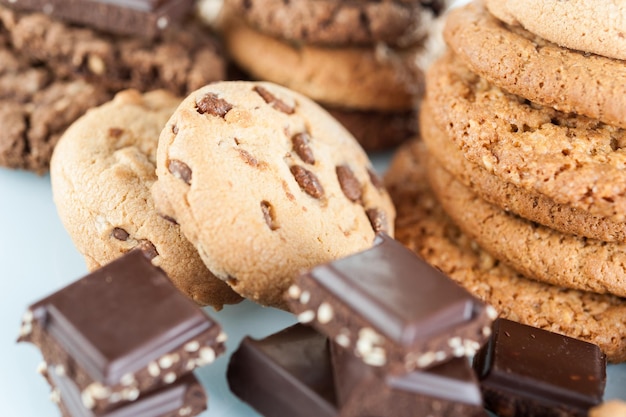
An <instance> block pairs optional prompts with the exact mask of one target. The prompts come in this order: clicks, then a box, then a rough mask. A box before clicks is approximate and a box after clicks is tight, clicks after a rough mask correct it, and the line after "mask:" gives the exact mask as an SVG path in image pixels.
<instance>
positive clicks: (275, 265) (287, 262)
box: [153, 81, 395, 308]
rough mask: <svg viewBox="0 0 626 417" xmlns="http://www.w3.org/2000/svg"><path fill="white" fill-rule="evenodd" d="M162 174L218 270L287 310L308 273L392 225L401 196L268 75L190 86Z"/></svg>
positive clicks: (249, 293)
mask: <svg viewBox="0 0 626 417" xmlns="http://www.w3.org/2000/svg"><path fill="white" fill-rule="evenodd" d="M157 175H158V178H159V179H158V181H157V183H156V186H155V187H154V188H153V195H154V197H155V201H156V203H157V207H159V208H160V209H161V210H162V211H163V212H164V213H165V214H167V215H168V216H169V217H171V218H173V219H175V220H176V221H177V222H178V223H179V224H180V225H181V228H182V231H183V233H184V234H185V236H186V237H187V238H188V239H189V240H190V241H191V242H192V243H193V244H194V245H195V247H196V248H197V249H198V252H199V253H200V256H201V257H202V259H203V260H204V262H205V264H206V265H207V266H208V268H209V269H210V270H211V271H212V272H213V273H214V274H215V275H217V276H219V277H220V278H222V279H224V280H226V282H227V283H229V284H230V285H231V287H232V288H233V289H234V290H235V291H236V292H238V293H239V294H241V295H242V296H244V297H246V298H250V299H252V300H253V301H256V302H258V303H260V304H263V305H270V306H277V307H281V308H285V302H284V300H283V297H282V296H283V293H284V291H285V290H286V289H287V288H288V287H289V286H290V285H291V283H292V282H293V279H294V278H295V276H297V274H298V273H299V272H300V271H302V270H303V269H305V268H310V267H312V266H314V265H317V264H320V263H324V262H327V261H329V260H332V259H336V258H340V257H344V256H347V255H349V254H352V253H355V252H357V251H360V250H363V249H365V248H368V247H370V246H371V245H372V243H373V240H374V236H375V233H376V232H377V231H380V230H385V231H387V232H388V233H390V234H392V233H393V221H394V218H395V210H394V207H393V204H392V203H391V200H390V198H389V196H388V194H387V192H386V191H385V189H384V187H383V186H382V183H381V182H380V180H379V178H378V177H377V175H376V174H375V172H374V171H373V168H372V166H371V164H370V161H369V159H368V157H367V155H366V154H365V152H364V151H363V150H362V148H361V147H360V146H359V144H358V143H357V142H356V140H355V139H354V138H353V137H352V136H351V135H350V134H349V133H348V132H347V131H346V130H345V128H343V127H342V126H341V125H340V124H339V123H338V122H337V121H336V120H335V119H333V118H332V117H331V116H329V114H328V113H327V112H326V111H324V110H323V109H322V108H321V107H319V106H318V105H317V104H315V103H314V102H312V101H311V100H310V99H308V98H306V97H305V96H303V95H300V94H298V93H295V92H293V91H291V90H289V89H286V88H284V87H280V86H278V85H275V84H271V83H265V82H244V81H240V82H221V83H215V84H210V85H208V86H206V87H203V88H201V89H199V90H197V91H195V92H193V93H192V94H191V95H189V96H188V97H187V98H186V99H185V100H184V101H183V102H182V104H181V105H180V106H179V107H178V109H177V110H176V111H175V112H174V114H173V115H172V117H171V118H170V120H169V122H168V123H167V124H166V126H165V128H164V129H163V131H162V133H161V137H160V139H159V147H158V151H157Z"/></svg>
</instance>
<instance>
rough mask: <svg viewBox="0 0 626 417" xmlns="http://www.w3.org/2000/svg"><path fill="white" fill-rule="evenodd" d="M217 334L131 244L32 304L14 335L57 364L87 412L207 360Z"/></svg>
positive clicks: (216, 350)
mask: <svg viewBox="0 0 626 417" xmlns="http://www.w3.org/2000/svg"><path fill="white" fill-rule="evenodd" d="M224 340H225V335H224V334H223V333H222V332H221V328H220V326H219V325H218V324H217V323H216V322H214V321H213V320H212V319H211V318H209V317H208V316H207V315H206V314H205V313H204V311H203V310H202V309H200V308H199V307H198V306H197V305H196V304H195V303H194V302H193V301H192V300H191V299H189V298H187V297H185V296H184V295H183V294H182V293H180V292H179V291H178V290H177V289H176V288H175V287H174V285H173V284H172V283H171V282H170V281H169V279H168V278H167V276H166V275H165V273H164V272H163V271H162V270H161V269H160V268H157V267H155V266H153V265H152V264H151V263H150V261H148V260H147V258H146V257H145V256H144V254H143V253H142V252H141V251H139V250H134V251H131V252H129V253H128V254H126V255H124V256H123V257H121V258H119V259H118V260H116V261H114V262H112V263H110V264H108V265H106V266H104V267H102V268H100V269H98V270H96V271H94V272H93V273H91V274H89V275H87V276H85V277H84V278H82V279H79V280H78V281H76V282H74V283H72V284H70V285H68V286H67V287H65V288H63V289H61V290H60V291H58V292H56V293H54V294H52V295H50V296H49V297H46V298H44V299H43V300H41V301H39V302H37V303H35V304H33V305H32V306H31V307H29V309H28V310H27V312H26V314H25V315H24V319H23V323H22V328H21V331H20V338H19V341H29V342H32V343H34V344H35V345H36V346H38V347H39V349H40V350H41V352H42V354H43V357H44V360H45V361H46V363H49V364H55V365H56V366H58V367H61V368H60V369H63V374H64V375H66V376H67V377H68V378H70V379H71V380H73V381H74V383H75V384H76V385H77V387H78V389H79V390H80V391H81V399H82V402H83V404H84V405H85V406H86V407H87V408H89V409H92V410H93V411H94V412H101V411H103V410H108V409H111V408H113V407H116V406H119V404H120V403H124V402H130V401H134V400H136V399H137V397H138V396H139V394H141V393H142V392H147V391H149V390H153V389H155V388H157V387H159V386H163V385H167V384H171V383H173V382H174V381H176V380H177V379H178V378H179V377H181V376H182V375H184V374H187V373H189V372H190V371H192V370H193V369H194V368H196V367H198V366H202V365H205V364H208V363H211V362H212V361H213V360H214V359H215V357H216V356H217V355H218V354H220V353H222V352H223V351H224V345H223V342H224Z"/></svg>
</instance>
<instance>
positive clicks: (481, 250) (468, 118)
mask: <svg viewBox="0 0 626 417" xmlns="http://www.w3.org/2000/svg"><path fill="white" fill-rule="evenodd" d="M534 3H535V2H533V1H519V2H513V1H510V2H498V1H491V2H490V1H488V2H486V5H485V6H483V5H482V4H481V3H473V4H469V5H467V6H465V7H462V8H459V9H456V10H454V11H453V12H451V13H450V15H449V17H448V20H447V23H446V27H445V30H444V36H445V40H446V42H447V44H448V46H449V49H450V51H449V52H448V53H447V54H446V55H445V56H443V57H442V58H441V59H439V60H438V61H437V62H436V63H435V64H434V65H433V66H432V69H431V70H430V71H429V73H428V75H427V98H426V100H425V102H424V105H423V108H422V112H421V121H422V123H421V130H422V137H423V141H424V143H414V144H412V145H411V147H410V148H409V147H407V148H405V149H404V150H402V151H401V152H400V153H399V154H398V155H397V157H396V158H395V160H394V162H393V164H392V168H391V170H390V172H389V175H388V177H387V181H388V183H389V184H392V185H393V186H392V194H393V196H394V198H395V202H396V205H397V207H398V211H399V213H398V224H397V236H398V238H399V239H400V240H401V241H403V242H405V243H406V244H407V245H409V246H411V247H412V248H413V249H414V250H416V251H417V252H419V253H420V254H421V255H422V256H424V257H425V258H426V259H427V260H428V261H429V262H431V263H433V264H435V265H436V266H437V267H439V268H441V269H442V270H444V272H447V273H448V274H450V275H451V276H453V277H454V278H455V279H457V280H458V281H459V282H460V283H462V284H463V285H465V286H466V287H467V288H468V289H470V290H471V291H472V292H474V293H475V294H477V295H479V296H480V297H481V298H483V299H485V300H487V301H488V302H490V303H491V304H492V305H493V306H494V307H496V309H498V310H499V313H500V315H501V316H504V317H507V318H510V319H512V320H516V321H520V322H522V323H525V324H530V325H534V326H536V327H540V328H544V329H548V330H552V331H555V332H558V333H563V334H566V335H569V336H573V337H577V338H580V339H583V340H586V341H590V342H593V343H596V344H598V345H599V346H600V347H601V348H602V349H603V351H604V352H605V353H606V354H607V356H608V358H609V360H610V361H622V360H625V359H626V323H625V322H624V320H623V317H624V315H625V314H626V300H624V299H623V298H622V297H624V296H626V269H625V268H624V265H625V264H626V256H625V255H624V254H625V253H626V245H624V241H625V239H626V234H625V233H626V227H625V226H624V224H625V223H624V219H625V215H626V193H625V190H626V171H625V170H624V166H625V163H626V152H625V151H624V149H623V146H624V144H626V129H625V128H626V62H625V61H624V60H623V58H624V57H623V56H621V55H620V54H619V53H614V52H616V51H617V52H622V53H623V51H624V50H625V49H624V46H623V43H624V40H623V39H622V37H620V36H619V35H615V36H612V34H615V33H623V32H620V30H623V28H619V27H617V28H616V27H613V26H611V25H612V22H613V20H611V19H608V17H609V16H610V15H611V13H613V12H611V10H610V6H609V5H608V4H607V5H606V9H605V8H598V7H596V5H595V3H594V7H593V8H591V6H590V5H588V7H589V10H579V8H581V7H584V6H583V5H582V3H581V2H576V3H574V2H558V1H549V2H541V8H542V9H541V10H542V13H543V14H544V15H545V16H548V15H549V16H550V19H549V20H546V21H541V20H535V19H534V18H532V17H529V16H531V15H532V13H534V12H533V10H538V9H537V7H538V6H537V5H534ZM535 6H537V7H535ZM548 9H549V12H548V11H547V10H548ZM602 13H606V16H605V17H606V18H602V16H601V15H602ZM622 13H623V11H622ZM574 15H575V16H579V17H578V18H579V19H582V16H585V17H587V18H588V19H598V20H597V21H598V22H601V24H602V27H603V28H604V29H606V30H602V31H598V30H596V32H602V34H601V35H600V34H598V33H596V34H591V32H589V33H590V34H591V35H590V36H589V37H581V36H579V35H578V34H577V33H576V31H578V30H583V31H584V30H585V29H584V27H586V26H585V25H583V24H581V25H569V24H568V25H567V28H559V27H558V26H554V25H553V24H552V22H560V21H565V16H574ZM555 16H560V18H558V17H557V18H555ZM583 20H584V19H583ZM526 22H529V23H528V25H526ZM541 22H543V23H541ZM585 24H590V23H589V22H588V21H585ZM581 28H582V29H581ZM566 29H567V30H566ZM616 31H617V32H616ZM594 33H595V32H594ZM596 36H601V37H605V38H602V40H600V39H596ZM594 39H595V40H594ZM590 45H594V46H595V47H591V46H590ZM620 45H621V46H620ZM425 148H427V151H428V154H426V149H425ZM425 177H428V179H429V183H430V188H429V187H428V186H426V185H423V184H419V183H418V182H417V181H420V180H423V179H424V178H425ZM407 179H412V181H407ZM439 205H440V206H439ZM439 207H442V208H443V209H444V211H445V213H446V214H445V215H444V214H443V213H442V212H441V210H440V209H439ZM418 216H420V217H418Z"/></svg>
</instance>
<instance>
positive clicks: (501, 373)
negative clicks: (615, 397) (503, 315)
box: [474, 319, 606, 417]
mask: <svg viewBox="0 0 626 417" xmlns="http://www.w3.org/2000/svg"><path fill="white" fill-rule="evenodd" d="M474 369H475V370H476V373H477V375H478V378H479V380H480V384H481V389H482V391H483V395H484V398H485V406H486V407H487V409H489V410H491V411H493V412H494V413H496V414H499V415H506V416H511V417H516V416H520V417H521V416H524V417H532V416H542V417H545V416H547V417H551V416H555V417H556V416H564V415H567V416H579V417H584V416H586V415H587V412H588V410H589V409H590V408H591V407H593V406H595V405H598V404H600V403H601V402H602V396H603V394H604V387H605V384H606V357H605V355H604V354H603V353H602V352H601V350H600V348H599V347H598V346H596V345H594V344H592V343H588V342H584V341H581V340H577V339H573V338H571V337H567V336H563V335H560V334H557V333H552V332H549V331H547V330H543V329H538V328H536V327H532V326H527V325H525V324H520V323H516V322H514V321H511V320H507V319H498V320H496V322H495V323H494V325H493V335H492V337H491V339H490V340H489V343H487V344H486V345H485V346H484V347H483V348H482V349H481V350H480V351H479V352H478V354H477V355H476V357H475V358H474Z"/></svg>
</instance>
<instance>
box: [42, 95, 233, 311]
mask: <svg viewBox="0 0 626 417" xmlns="http://www.w3.org/2000/svg"><path fill="white" fill-rule="evenodd" d="M180 102H181V99H180V98H178V97H175V96H173V95H172V94H171V93H168V92H166V91H163V90H157V91H153V92H150V93H146V94H141V93H139V92H138V91H136V90H127V91H123V92H121V93H119V94H117V95H116V97H115V98H114V99H113V100H112V101H111V102H108V103H106V104H104V105H102V106H100V107H97V108H94V109H92V110H90V111H89V112H88V113H87V114H86V115H85V116H83V117H82V118H80V119H79V120H78V121H77V122H75V123H74V124H73V125H72V126H70V128H69V129H68V130H67V131H66V132H65V134H64V135H63V137H62V138H61V139H60V140H59V143H58V145H57V147H56V148H55V151H54V153H53V157H52V162H51V167H50V177H51V182H52V192H53V197H54V202H55V204H56V208H57V212H58V214H59V217H60V218H61V221H62V223H63V225H64V226H65V229H66V230H67V232H68V233H69V235H70V237H71V238H72V240H73V242H74V244H75V245H76V247H77V249H78V250H79V252H81V254H82V255H83V256H84V257H85V260H86V262H87V267H88V268H89V269H90V270H95V269H97V268H99V267H101V266H103V265H105V264H107V263H109V262H111V261H113V260H114V259H117V258H119V257H120V256H122V255H123V254H125V253H126V252H128V251H130V250H131V249H134V248H136V247H139V248H141V249H142V250H143V251H144V254H145V255H146V256H147V257H148V258H150V259H151V260H152V263H153V264H154V265H156V266H159V267H161V268H163V270H165V272H166V273H167V274H168V276H169V278H170V279H171V280H172V282H173V283H174V284H175V285H176V286H177V287H178V289H180V290H181V291H182V292H183V293H185V294H187V295H188V296H189V297H191V298H192V299H193V300H195V301H196V302H197V303H198V304H202V305H211V306H213V307H215V308H217V309H220V308H221V307H222V305H224V304H232V303H236V302H238V301H240V300H241V298H240V297H239V296H238V295H237V294H235V293H234V292H233V291H232V290H231V289H230V288H229V287H228V285H226V284H225V283H224V282H223V281H221V280H219V279H218V278H216V277H215V276H213V274H211V273H210V272H209V270H208V269H207V268H206V267H205V266H204V263H203V262H202V260H201V259H200V257H199V256H198V252H197V251H196V250H195V248H194V247H193V246H192V245H191V244H190V243H189V242H188V241H187V240H186V239H185V237H184V236H183V235H182V233H181V232H180V228H179V226H178V225H177V224H176V223H175V222H173V221H172V220H171V219H169V218H167V217H164V216H162V215H161V214H160V213H159V212H158V211H157V209H156V207H155V205H154V201H153V199H152V195H151V193H150V187H151V186H152V184H153V183H154V182H155V181H156V179H157V178H156V174H155V159H156V149H157V143H158V137H159V133H160V132H161V129H162V128H163V126H164V125H165V123H166V122H167V120H168V118H169V117H170V116H171V114H172V113H173V112H174V110H175V109H176V107H177V106H178V104H180Z"/></svg>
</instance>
